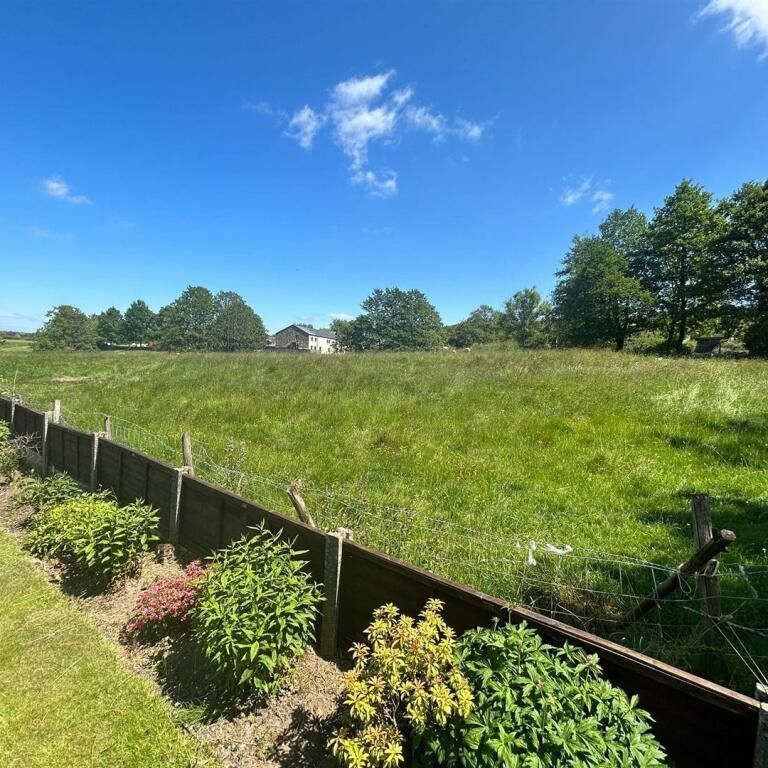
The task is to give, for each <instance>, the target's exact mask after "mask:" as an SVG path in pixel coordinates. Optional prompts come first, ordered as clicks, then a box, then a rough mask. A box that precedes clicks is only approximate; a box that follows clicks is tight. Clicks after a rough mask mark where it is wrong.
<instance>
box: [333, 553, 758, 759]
mask: <svg viewBox="0 0 768 768" xmlns="http://www.w3.org/2000/svg"><path fill="white" fill-rule="evenodd" d="M432 597H436V598H439V599H441V600H443V601H444V603H445V612H444V615H445V618H446V621H447V622H448V624H450V626H452V627H453V628H454V629H455V630H456V631H457V632H458V633H461V632H463V631H464V630H466V629H471V628H473V627H477V626H489V625H490V624H491V623H492V622H493V621H494V619H499V620H502V621H511V622H514V623H519V622H521V621H526V622H527V623H528V624H529V625H530V626H532V627H533V628H534V629H536V630H537V631H538V632H539V633H540V634H541V635H542V636H543V637H544V639H545V640H546V641H547V642H549V643H552V644H554V645H562V644H563V643H564V642H566V641H567V642H569V643H572V644H574V645H580V646H582V647H583V648H585V649H586V650H587V651H588V652H589V653H597V654H598V656H599V657H600V660H601V664H602V667H603V670H604V671H605V674H606V677H607V678H608V679H609V680H611V681H612V682H614V683H615V684H616V685H619V686H621V687H622V688H623V689H624V690H625V691H627V693H629V694H637V695H638V696H640V706H641V707H643V708H644V709H647V710H648V711H649V712H650V713H651V714H652V715H653V717H654V719H655V721H656V723H655V725H654V732H655V733H656V735H657V736H658V738H659V739H660V741H661V742H662V744H664V746H665V747H666V749H667V750H668V752H669V755H670V757H671V758H672V759H673V760H674V761H675V764H676V765H677V766H678V768H687V766H691V768H693V766H696V767H697V768H710V767H711V768H716V767H719V766H723V765H728V766H743V767H744V768H747V767H748V766H751V765H752V755H753V749H754V740H755V733H756V728H757V719H758V708H757V702H756V701H755V700H754V699H751V698H749V697H748V696H742V695H741V694H738V693H734V692H733V691H730V690H728V689H727V688H723V687H721V686H719V685H715V684H714V683H709V682H708V681H706V680H703V679H701V678H698V677H696V676H694V675H689V674H688V673H686V672H683V671H682V670H679V669H676V668H674V667H671V666H668V665H667V664H663V663H662V662H659V661H656V660H655V659H651V658H649V657H647V656H643V655H642V654H640V653H636V652H634V651H631V650H629V649H628V648H625V647H623V646H620V645H617V644H616V643H612V642H610V641H608V640H603V639H602V638H599V637H597V636H596V635H592V634H590V633H588V632H582V631H580V630H577V629H574V628H573V627H570V626H568V625H566V624H563V623H562V622H559V621H555V620H554V619H549V618H547V617H546V616H542V615H540V614H537V613H534V612H533V611H528V610H526V609H523V608H515V607H512V606H509V605H507V604H506V603H504V602H503V601H501V600H498V599H496V598H493V597H489V596H488V595H484V594H482V593H481V592H476V591H474V590H471V589H469V588H467V587H463V586H461V585H459V584H455V583H453V582H450V581H448V580H446V579H441V578H439V577H437V576H434V575H433V574H431V573H428V572H427V571H423V570H421V569H419V568H415V567H414V566H411V565H408V564H407V563H403V562H401V561H398V560H395V559H394V558H390V557H387V556H386V555H382V554H380V553H377V552H373V551H372V550H369V549H367V548H366V547H362V546H360V545H359V544H355V543H352V542H346V541H345V542H344V549H343V557H342V570H341V588H340V598H339V599H340V605H339V646H340V649H342V650H344V649H348V648H349V647H350V645H351V644H352V643H353V642H359V641H362V640H363V639H364V636H363V630H364V629H365V627H366V626H367V625H368V624H369V623H370V621H371V615H372V613H373V611H374V609H375V608H377V607H378V606H380V605H383V604H384V603H388V602H391V603H395V605H397V606H398V607H400V608H401V609H402V610H403V611H404V612H406V613H408V614H410V615H413V616H415V615H416V614H417V613H418V612H419V611H420V610H421V609H422V608H423V607H424V604H425V603H426V601H427V600H428V599H429V598H432Z"/></svg>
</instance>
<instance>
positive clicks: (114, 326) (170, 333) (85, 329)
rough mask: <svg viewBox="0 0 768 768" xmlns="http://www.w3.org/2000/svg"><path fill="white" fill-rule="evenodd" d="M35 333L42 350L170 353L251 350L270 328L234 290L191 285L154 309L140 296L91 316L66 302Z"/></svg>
mask: <svg viewBox="0 0 768 768" xmlns="http://www.w3.org/2000/svg"><path fill="white" fill-rule="evenodd" d="M46 318H47V319H46V322H45V325H44V326H43V327H42V328H41V330H40V331H38V333H37V335H36V347H37V348H38V349H42V350H92V349H96V348H98V347H110V346H115V345H133V346H137V347H154V348H157V349H163V350H169V351H200V352H247V351H250V350H255V349H261V348H262V347H263V346H264V344H265V343H266V341H267V332H266V330H265V329H264V323H263V322H262V320H261V318H260V317H259V315H257V314H256V313H255V312H254V311H253V309H252V308H251V307H250V306H249V305H248V304H247V303H246V301H245V300H244V299H243V297H242V296H240V295H239V294H237V293H235V292H234V291H220V292H219V293H217V294H215V295H214V294H213V293H211V292H210V291H209V290H208V289H207V288H203V287H201V286H189V287H188V288H187V289H186V290H185V291H184V292H183V293H182V294H181V296H179V297H178V298H177V299H176V300H175V301H172V302H171V303H170V304H168V305H167V306H165V307H163V308H162V309H161V310H160V311H159V312H153V311H152V310H151V309H150V308H149V306H147V303H146V302H145V301H142V300H141V299H138V300H136V301H134V302H133V303H132V304H131V305H130V306H129V307H128V308H127V309H126V310H125V313H123V312H121V311H120V310H119V309H117V308H116V307H110V308H109V309H106V310H104V311H103V312H101V313H99V314H96V315H87V314H85V313H84V312H83V311H81V310H80V309H78V308H77V307H73V306H69V305H61V306H58V307H54V308H53V309H52V310H50V311H49V312H48V313H47V315H46Z"/></svg>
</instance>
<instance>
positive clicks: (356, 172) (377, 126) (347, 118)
mask: <svg viewBox="0 0 768 768" xmlns="http://www.w3.org/2000/svg"><path fill="white" fill-rule="evenodd" d="M394 77H395V71H394V70H393V69H390V70H387V71H386V72H381V73H379V74H376V75H370V76H368V77H353V78H350V79H348V80H343V81H342V82H340V83H337V84H336V85H335V86H333V87H332V88H331V90H330V95H329V98H328V101H327V102H326V104H325V106H324V107H323V109H322V110H321V111H319V112H316V111H315V110H314V109H312V107H310V106H309V105H305V106H304V107H302V109H300V110H299V111H298V112H296V113H295V114H294V115H293V117H292V118H291V121H290V123H289V126H288V130H287V131H286V134H287V135H288V136H290V137H291V138H293V139H295V140H296V141H297V142H298V143H299V145H300V146H302V147H304V148H305V149H309V148H310V147H311V146H312V144H313V141H314V138H315V136H316V134H317V133H318V132H319V131H320V130H321V129H322V128H323V127H324V126H325V125H326V124H328V126H329V128H330V130H331V133H332V135H333V139H334V141H335V142H336V144H337V145H338V146H339V148H340V149H341V151H342V152H343V153H344V155H345V157H346V158H347V159H348V161H349V178H350V181H351V182H352V183H353V184H357V185H360V186H362V187H364V188H365V189H366V190H367V191H368V193H369V194H371V195H373V196H375V197H391V196H392V195H395V194H397V173H396V172H395V171H391V170H385V171H382V170H378V171H377V170H372V169H370V168H369V167H368V154H369V150H370V147H371V146H372V145H373V144H388V143H390V144H391V143H394V142H395V140H396V138H397V137H398V136H399V133H400V132H401V131H402V130H404V129H406V128H410V129H413V130H417V131H421V132H423V133H428V134H430V135H431V136H433V137H434V138H435V139H444V138H446V137H449V136H453V137H456V138H459V139H461V140H464V141H470V142H474V141H477V140H478V139H480V138H481V137H482V136H483V134H484V132H485V130H486V127H487V126H486V125H485V124H482V123H476V122H471V121H469V120H465V119H458V118H457V119H454V120H450V119H449V118H446V117H445V116H444V115H442V114H440V113H439V112H435V111H434V110H432V109H430V108H429V107H425V106H420V105H418V104H414V103H413V99H414V95H415V92H414V89H413V88H411V87H409V86H407V87H404V88H399V89H394V90H393V89H392V87H391V86H392V81H393V79H394ZM254 108H255V109H256V110H257V111H262V112H263V113H266V107H259V106H258V105H256V106H255V107H254ZM270 109H271V107H270Z"/></svg>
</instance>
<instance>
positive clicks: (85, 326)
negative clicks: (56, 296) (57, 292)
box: [35, 304, 98, 351]
mask: <svg viewBox="0 0 768 768" xmlns="http://www.w3.org/2000/svg"><path fill="white" fill-rule="evenodd" d="M46 318H47V320H46V321H45V325H44V326H43V327H42V328H41V329H40V330H39V331H38V332H37V334H36V337H35V347H36V349H39V350H43V351H49V350H77V351H82V350H88V349H95V348H96V345H97V342H98V334H97V332H96V321H95V320H94V319H93V318H90V317H88V315H86V314H85V313H84V312H82V311H81V310H79V309H78V308H77V307H72V306H69V305H68V304H62V305H60V306H58V307H54V308H53V309H51V310H50V311H49V312H47V313H46Z"/></svg>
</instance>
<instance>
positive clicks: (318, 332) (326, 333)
mask: <svg viewBox="0 0 768 768" xmlns="http://www.w3.org/2000/svg"><path fill="white" fill-rule="evenodd" d="M289 328H298V329H299V330H300V331H301V332H302V333H306V334H307V336H320V338H323V339H332V340H334V341H335V339H336V333H335V332H334V331H330V330H328V329H327V328H309V327H308V326H306V325H298V324H296V323H292V324H291V325H288V326H286V327H285V328H283V329H282V331H287V330H288V329H289ZM282 331H278V333H282Z"/></svg>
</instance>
